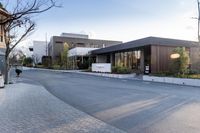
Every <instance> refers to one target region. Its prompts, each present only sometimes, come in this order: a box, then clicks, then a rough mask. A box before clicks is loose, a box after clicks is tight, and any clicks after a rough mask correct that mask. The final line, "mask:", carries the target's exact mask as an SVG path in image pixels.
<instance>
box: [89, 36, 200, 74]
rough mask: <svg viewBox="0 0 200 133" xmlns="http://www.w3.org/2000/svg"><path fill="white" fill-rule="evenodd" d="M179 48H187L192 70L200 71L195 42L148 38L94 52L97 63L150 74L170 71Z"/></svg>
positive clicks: (198, 48)
mask: <svg viewBox="0 0 200 133" xmlns="http://www.w3.org/2000/svg"><path fill="white" fill-rule="evenodd" d="M177 47H185V48H186V50H187V51H188V53H189V56H190V66H191V69H192V70H200V45H199V44H198V43H197V42H194V41H186V40H177V39H168V38H158V37H147V38H143V39H139V40H135V41H131V42H127V43H122V44H119V45H115V46H111V47H107V48H103V49H98V50H95V51H92V54H93V55H96V62H97V63H112V65H113V66H117V65H122V66H124V67H128V68H131V69H139V70H141V71H142V72H145V70H146V68H148V69H149V73H159V72H168V71H170V64H171V62H172V59H171V58H170V56H171V54H172V53H173V50H174V49H175V48H177Z"/></svg>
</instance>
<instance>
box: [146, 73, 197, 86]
mask: <svg viewBox="0 0 200 133" xmlns="http://www.w3.org/2000/svg"><path fill="white" fill-rule="evenodd" d="M143 80H144V81H153V82H160V83H171V84H178V85H189V86H199V87H200V80H199V79H186V78H171V77H156V76H146V75H144V76H143Z"/></svg>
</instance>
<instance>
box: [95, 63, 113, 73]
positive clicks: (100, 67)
mask: <svg viewBox="0 0 200 133" xmlns="http://www.w3.org/2000/svg"><path fill="white" fill-rule="evenodd" d="M92 72H104V73H111V64H110V63H93V64H92Z"/></svg>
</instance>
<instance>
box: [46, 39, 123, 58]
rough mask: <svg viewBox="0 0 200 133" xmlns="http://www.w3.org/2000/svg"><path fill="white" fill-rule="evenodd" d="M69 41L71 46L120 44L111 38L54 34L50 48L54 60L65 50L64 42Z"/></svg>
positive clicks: (95, 46) (98, 46)
mask: <svg viewBox="0 0 200 133" xmlns="http://www.w3.org/2000/svg"><path fill="white" fill-rule="evenodd" d="M65 42H66V43H67V44H68V45H69V48H70V49H71V48H75V47H88V48H103V47H104V46H105V47H109V46H112V45H116V44H120V43H122V42H120V41H109V40H94V39H83V38H69V37H62V36H53V37H52V38H51V40H50V43H49V46H48V49H49V56H52V59H53V60H56V58H57V57H58V56H60V53H61V52H62V51H63V44H64V43H65Z"/></svg>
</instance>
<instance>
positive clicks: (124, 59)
mask: <svg viewBox="0 0 200 133" xmlns="http://www.w3.org/2000/svg"><path fill="white" fill-rule="evenodd" d="M140 59H141V51H129V52H118V53H115V66H123V67H127V68H130V69H139V67H140Z"/></svg>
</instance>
